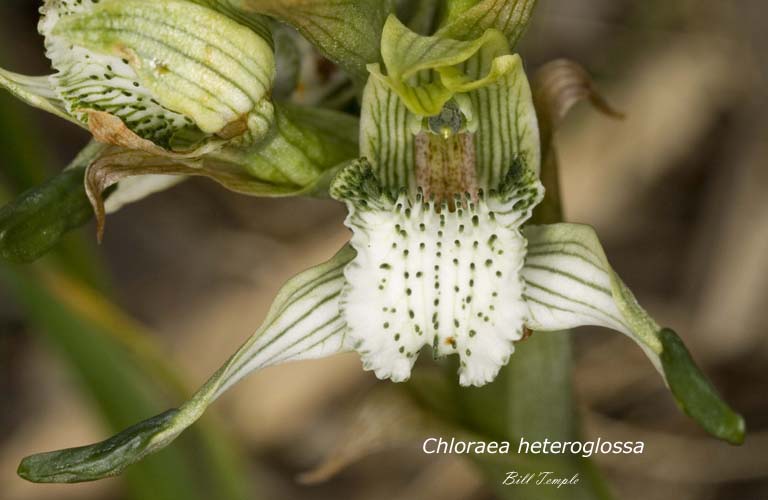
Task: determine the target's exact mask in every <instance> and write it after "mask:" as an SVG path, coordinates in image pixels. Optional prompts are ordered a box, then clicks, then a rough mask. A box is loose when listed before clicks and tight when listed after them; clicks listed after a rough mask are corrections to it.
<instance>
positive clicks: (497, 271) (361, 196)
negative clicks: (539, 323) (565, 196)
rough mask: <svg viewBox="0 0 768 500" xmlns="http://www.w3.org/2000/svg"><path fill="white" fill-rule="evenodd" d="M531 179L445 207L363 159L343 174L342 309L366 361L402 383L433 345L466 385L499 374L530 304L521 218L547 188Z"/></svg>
mask: <svg viewBox="0 0 768 500" xmlns="http://www.w3.org/2000/svg"><path fill="white" fill-rule="evenodd" d="M515 173H517V174H519V173H522V171H521V170H520V171H517V172H515ZM531 180H532V182H531V183H530V184H529V185H525V184H524V183H519V184H517V185H514V186H510V187H509V188H505V190H504V191H503V192H493V193H489V194H487V195H481V196H479V198H478V199H477V200H476V201H474V200H472V198H471V197H459V198H458V199H456V200H454V203H453V205H452V207H450V209H449V205H448V203H447V202H442V203H436V202H435V201H434V200H424V199H422V197H421V196H417V197H416V198H415V199H414V200H411V199H409V196H408V194H407V193H406V192H402V193H400V194H399V195H398V196H397V197H395V196H393V195H391V194H390V193H388V192H387V191H386V190H382V188H381V187H380V186H379V185H378V181H377V180H376V179H375V177H374V175H373V172H372V170H371V169H370V167H369V166H367V165H365V163H361V164H356V165H353V166H351V167H349V168H348V169H347V170H346V171H345V172H343V173H342V174H341V175H340V176H339V178H338V179H337V180H336V182H335V184H334V186H333V188H332V192H331V193H332V195H333V196H334V197H337V198H339V199H344V200H345V201H346V202H347V206H348V208H349V216H348V217H347V221H346V224H347V226H348V227H350V228H351V229H352V232H353V236H352V240H351V242H350V243H351V245H352V247H353V248H354V249H355V250H356V251H357V257H356V258H355V259H354V260H353V261H352V262H351V263H350V264H349V265H348V266H347V268H346V270H345V273H344V274H345V276H346V278H347V285H346V287H345V289H344V291H343V294H342V297H341V310H342V311H343V314H344V319H345V321H346V323H347V328H348V331H347V335H348V342H349V343H350V345H351V346H352V347H354V349H355V350H357V351H358V352H359V353H360V355H361V357H362V360H363V365H364V366H365V367H366V368H367V369H370V370H373V371H374V372H375V373H376V375H377V376H378V377H379V378H391V379H392V380H393V381H395V382H402V381H403V380H406V379H408V378H409V377H410V373H411V368H412V366H413V363H414V362H415V361H416V358H417V356H418V354H419V351H420V350H421V349H422V347H424V346H426V345H430V346H432V350H433V353H434V355H435V356H445V355H448V354H458V356H459V357H460V359H461V363H460V369H459V381H460V383H461V384H462V385H477V386H479V385H484V384H486V383H488V382H490V381H491V380H493V379H494V378H495V377H496V374H497V373H498V371H499V369H500V368H501V367H502V366H504V365H505V364H506V363H507V361H508V360H509V356H510V355H511V354H512V352H513V351H514V342H515V341H517V340H520V338H521V337H522V336H523V324H524V321H525V318H526V315H527V312H528V310H527V306H526V304H525V301H524V300H523V292H524V282H523V280H522V278H521V276H520V269H521V268H522V266H523V261H524V258H525V247H526V241H525V239H524V238H523V236H522V234H521V233H520V226H521V225H522V223H523V222H525V221H526V220H527V219H528V218H529V217H530V214H531V209H532V208H533V206H534V205H536V204H537V203H538V202H539V201H540V200H541V197H542V195H543V190H542V187H541V184H540V183H539V182H538V181H537V180H535V178H534V179H531Z"/></svg>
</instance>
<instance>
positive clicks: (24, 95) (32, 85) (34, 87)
mask: <svg viewBox="0 0 768 500" xmlns="http://www.w3.org/2000/svg"><path fill="white" fill-rule="evenodd" d="M0 87H4V88H6V89H8V91H9V92H10V93H11V94H13V95H14V96H16V97H18V98H19V99H21V100H22V101H24V102H26V103H27V104H29V105H30V106H34V107H36V108H40V109H42V110H44V111H48V112H49V113H53V114H54V115H56V116H58V117H59V118H64V119H65V120H69V121H71V122H73V123H76V124H78V125H82V124H81V123H80V122H79V121H77V120H75V119H74V118H72V117H71V116H70V115H69V114H68V113H67V106H66V104H65V103H64V101H62V100H61V98H60V97H59V95H58V94H57V93H56V89H55V88H54V87H53V85H52V84H51V82H50V79H49V77H47V76H27V75H20V74H18V73H13V72H11V71H6V70H4V69H2V68H0Z"/></svg>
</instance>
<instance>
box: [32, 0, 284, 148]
mask: <svg viewBox="0 0 768 500" xmlns="http://www.w3.org/2000/svg"><path fill="white" fill-rule="evenodd" d="M41 12H42V14H43V17H42V19H41V21H40V25H39V30H40V32H41V34H43V36H45V43H46V48H47V54H48V56H49V58H50V59H51V61H52V65H53V67H54V68H55V69H56V70H57V73H56V74H55V75H53V76H51V80H52V85H53V87H54V88H55V90H56V92H57V93H58V95H59V97H60V98H61V99H62V100H63V101H64V103H65V105H66V108H67V111H68V112H69V113H70V114H71V115H73V116H74V117H75V118H76V119H77V120H78V121H80V122H81V123H84V124H86V125H89V126H90V128H91V129H92V131H93V129H94V124H93V123H89V120H90V117H91V116H94V113H95V114H96V116H99V117H102V118H103V116H104V113H106V114H108V115H111V116H112V117H117V118H119V119H120V120H121V121H122V123H123V124H124V125H125V127H127V129H128V131H130V132H132V133H133V134H136V135H137V136H138V138H140V139H144V140H146V141H151V143H153V144H154V145H155V146H160V147H161V148H163V149H166V150H171V151H174V152H185V153H188V152H190V151H193V150H196V149H198V148H199V147H200V146H202V145H205V144H211V143H214V144H221V143H224V142H227V141H230V140H239V141H243V142H251V141H253V140H255V139H258V138H259V137H261V136H262V135H263V134H264V133H265V132H266V130H267V129H268V128H269V125H270V123H271V120H272V114H273V108H272V104H271V103H270V101H269V92H270V89H271V86H272V81H273V79H274V73H275V63H274V55H273V53H272V49H271V47H270V45H269V43H268V42H267V40H265V39H264V38H263V37H261V36H259V34H257V33H256V32H255V31H253V30H251V29H249V28H247V27H245V26H243V25H241V24H239V23H237V22H235V21H233V20H232V19H230V18H228V17H226V16H225V15H223V14H221V13H219V12H217V11H215V10H212V9H209V8H207V7H204V6H201V5H197V4H195V3H192V2H188V1H180V0H163V1H143V0H101V1H99V0H47V1H46V3H45V5H44V6H43V8H42V9H41ZM126 132H127V131H126ZM94 135H97V134H96V133H94ZM97 138H98V135H97ZM138 138H135V139H138ZM118 142H119V141H118ZM136 142H137V141H136V140H134V141H133V143H134V144H135V143H136Z"/></svg>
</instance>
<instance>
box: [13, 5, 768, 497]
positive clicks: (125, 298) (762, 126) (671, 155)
mask: <svg viewBox="0 0 768 500" xmlns="http://www.w3.org/2000/svg"><path fill="white" fill-rule="evenodd" d="M37 7H38V2H36V1H21V0H3V2H2V4H0V65H2V66H3V67H5V68H8V69H11V70H13V71H17V72H20V73H27V74H43V73H48V72H49V68H48V64H47V61H46V59H45V57H44V55H43V46H42V39H41V37H39V36H38V35H37V32H36V22H37V17H38V15H37ZM520 52H521V53H522V54H523V56H524V59H525V61H526V65H527V67H528V71H529V73H530V72H532V71H534V70H535V68H537V67H538V66H540V65H542V64H543V63H545V62H547V61H549V60H551V59H554V58H559V57H567V58H570V59H573V60H576V61H578V62H580V63H581V64H582V65H583V66H584V67H585V68H587V69H588V70H589V71H590V72H591V73H592V74H593V75H594V77H595V80H596V84H597V87H598V88H599V89H600V90H601V91H602V93H603V94H604V95H605V96H606V97H607V98H608V100H609V101H610V102H611V103H612V104H613V105H614V106H615V107H616V108H618V109H620V110H621V111H623V112H624V113H625V114H626V119H624V120H623V121H616V120H611V119H609V118H606V117H605V116H602V115H600V114H598V113H596V112H594V111H593V110H592V109H590V108H589V107H588V106H586V105H581V106H579V107H578V108H576V110H575V111H574V112H573V113H572V114H571V115H570V116H569V118H568V119H567V120H566V122H565V125H564V126H563V128H562V129H561V130H560V131H559V133H558V137H557V145H558V148H559V156H560V160H561V169H562V170H561V176H562V190H563V199H564V204H565V211H566V218H567V220H569V221H574V222H587V223H590V224H593V225H594V226H595V227H596V228H597V231H598V233H599V234H600V235H601V239H602V241H603V243H604V245H605V248H606V252H607V254H608V256H609V258H610V259H611V261H612V263H613V265H614V267H615V268H616V270H617V271H618V272H619V274H620V275H621V276H622V277H623V278H624V281H625V282H627V283H628V284H629V285H630V287H631V288H632V289H633V290H634V291H635V294H636V295H637V297H638V299H639V300H640V302H641V303H642V304H643V305H644V306H645V308H646V309H648V310H649V311H651V312H652V313H653V315H654V316H655V317H656V319H657V320H658V321H659V323H661V324H664V325H669V326H670V327H672V328H674V329H675V330H676V331H678V332H679V333H680V335H681V337H682V338H683V339H684V340H685V341H686V343H687V345H688V347H689V349H690V350H691V351H692V353H693V355H694V357H695V358H696V359H697V361H698V362H699V364H700V365H701V366H702V368H703V370H704V371H705V372H706V373H707V374H708V375H709V376H710V377H711V379H712V380H713V382H714V383H715V385H716V386H717V387H718V388H719V389H720V391H721V392H722V393H723V395H724V398H725V399H726V400H727V401H729V402H730V403H731V404H732V405H733V406H734V407H735V409H737V410H738V411H740V412H741V413H742V414H744V415H745V417H746V420H747V425H748V428H749V434H748V437H747V441H746V444H745V445H744V446H742V447H740V448H734V447H731V446H729V445H727V444H723V443H720V442H717V441H715V440H713V439H709V438H708V437H707V436H706V435H705V434H704V433H703V432H702V431H700V430H699V429H698V428H697V427H696V426H695V424H693V422H691V421H690V420H688V419H687V418H685V417H684V416H683V415H682V414H681V412H680V411H679V410H678V409H677V408H676V407H675V405H674V402H673V400H672V398H671V397H670V396H669V395H668V393H667V390H666V389H665V388H664V387H663V384H662V382H661V380H660V378H659V377H658V376H657V374H656V373H655V372H654V370H653V368H652V367H651V365H650V364H649V363H648V362H647V361H646V359H645V357H644V356H643V354H642V353H641V352H640V350H639V349H637V347H636V345H635V344H634V343H632V342H630V341H628V340H627V339H626V338H624V337H622V336H619V335H615V334H613V333H611V332H608V331H604V330H599V329H588V328H583V329H580V330H578V331H577V332H575V334H574V339H575V345H576V356H577V359H576V373H575V376H574V380H575V385H576V393H577V396H578V401H579V413H580V416H581V418H582V420H583V422H584V425H585V432H586V436H587V437H589V438H595V439H596V438H597V437H602V438H603V439H604V440H605V439H609V440H643V441H645V443H646V447H645V452H644V454H642V455H629V456H627V455H619V456H614V455H598V456H597V457H596V462H597V464H598V465H599V466H600V468H601V469H602V471H603V472H604V474H605V475H606V478H607V480H608V483H609V485H610V488H611V490H612V491H613V492H614V493H615V494H616V496H617V498H626V499H628V498H640V497H642V498H644V499H646V500H653V499H659V500H662V499H676V500H686V499H697V500H710V499H711V500H720V499H723V500H724V499H734V498H738V499H746V500H751V499H768V383H767V382H768V370H766V368H765V367H766V366H768V341H767V339H768V335H766V333H768V332H767V327H766V324H768V321H767V320H768V300H767V298H768V258H767V256H768V165H767V164H766V161H767V160H766V158H768V112H767V111H768V101H767V100H766V97H768V94H767V93H766V83H767V82H766V68H768V60H766V59H767V58H768V56H767V55H768V24H767V23H766V15H765V3H764V2H763V1H761V0H740V1H736V2H726V1H723V0H644V1H637V0H635V1H632V0H540V2H539V6H538V8H537V10H536V11H535V13H534V19H533V22H532V25H531V27H530V29H529V31H528V34H527V36H526V37H525V38H524V42H523V43H522V45H521V47H520ZM87 140H88V137H87V135H86V134H85V133H84V132H83V131H81V130H79V129H77V128H76V127H74V126H71V125H69V124H67V123H65V122H64V121H61V120H56V119H54V118H51V117H49V116H47V115H46V114H44V113H42V112H39V111H36V110H33V109H31V108H27V107H25V106H24V105H22V104H20V103H16V102H15V101H14V100H13V99H12V98H10V96H9V95H8V94H6V93H0V145H1V146H2V148H3V151H0V200H7V199H9V198H10V197H11V196H12V195H13V193H18V192H19V191H20V190H22V189H23V188H25V187H29V186H30V185H32V184H33V183H36V182H39V181H41V180H42V179H45V178H47V177H50V176H51V175H53V173H54V172H56V171H58V170H60V169H61V168H63V166H64V165H66V164H67V163H68V162H69V161H70V160H71V159H72V158H73V157H74V155H75V154H76V153H77V152H78V151H79V149H80V148H81V147H82V146H83V145H85V144H86V142H87ZM21 167H23V168H21ZM343 217H344V210H343V209H342V207H341V206H340V205H339V204H337V203H335V202H332V201H318V200H261V199H252V198H248V197H244V196H239V195H236V194H232V193H229V192H227V191H225V190H224V189H222V188H220V187H218V185H215V184H213V183H211V182H208V181H205V180H197V179H193V180H189V181H186V182H184V183H182V184H181V185H179V186H177V187H175V188H173V189H171V190H169V191H166V192H164V193H161V194H158V195H154V196H152V197H150V198H147V199H145V200H143V201H142V202H139V203H136V204H134V205H131V206H129V207H127V208H124V209H123V210H122V211H120V212H119V213H117V214H115V215H111V216H109V218H108V222H107V229H106V237H105V240H104V243H103V244H102V245H101V246H100V247H98V248H97V247H96V245H95V243H94V241H95V229H94V227H93V226H92V225H90V226H87V227H85V228H83V229H81V230H79V231H77V232H76V233H75V234H73V235H72V236H71V237H69V238H68V239H67V241H66V242H65V243H64V244H63V245H62V249H61V250H60V251H59V252H57V254H59V256H58V257H56V256H54V257H52V258H51V259H58V260H57V261H56V262H51V263H50V264H47V263H46V264H44V265H49V267H51V268H53V267H56V266H58V267H59V268H60V267H61V265H60V262H66V263H68V266H69V267H68V269H76V272H77V273H79V274H78V276H80V277H81V278H83V279H74V278H72V275H73V274H72V273H52V274H50V275H47V276H48V279H46V280H43V282H42V284H41V283H40V282H34V281H30V279H29V277H28V276H26V275H25V274H24V270H19V268H13V269H12V270H8V269H6V271H5V272H3V273H2V274H0V277H2V278H4V281H3V282H0V498H2V499H3V500H45V499H57V500H66V499H81V500H91V499H92V500H98V499H142V500H145V499H152V498H157V499H161V498H242V499H245V498H253V499H258V498H285V499H318V500H319V499H329V498H351V499H366V500H367V499H385V498H393V497H394V498H398V499H414V500H416V499H429V498H439V499H441V500H460V499H461V500H463V499H487V498H493V496H492V493H491V492H490V490H489V489H487V487H486V486H484V485H483V481H482V478H481V477H480V476H479V475H478V473H477V472H476V471H475V470H474V469H473V468H472V466H471V465H470V464H468V463H466V462H464V461H462V460H461V459H459V458H455V457H450V456H442V457H440V458H438V459H433V458H430V459H427V458H426V457H425V456H424V455H423V454H422V453H421V452H420V449H419V444H418V443H415V442H408V441H407V440H403V441H402V442H401V443H400V444H399V445H398V446H393V447H390V449H387V450H382V451H380V452H377V453H375V454H374V455H373V456H369V457H367V458H363V459H362V460H360V461H356V462H355V463H353V464H351V465H350V466H349V467H347V468H345V469H343V470H342V471H340V472H339V473H338V474H337V475H335V476H334V477H333V478H331V479H329V480H328V481H325V482H321V483H319V484H315V485H305V484H302V483H301V482H299V481H297V476H298V475H300V474H301V473H303V472H306V471H308V470H310V469H312V468H313V467H316V466H317V465H318V464H320V463H321V462H322V461H323V459H324V457H325V456H327V454H328V451H329V450H330V449H331V448H333V447H334V446H335V445H336V444H338V442H339V440H341V439H343V436H344V431H345V429H348V428H349V426H350V425H351V424H350V422H352V421H353V420H354V419H355V417H354V415H355V412H356V411H357V410H356V409H357V408H359V407H360V405H361V404H362V403H361V402H362V401H364V400H365V399H366V395H367V394H368V393H370V391H371V390H372V389H373V388H374V387H375V386H376V385H377V384H376V381H375V379H374V377H373V375H372V374H370V373H364V372H362V370H361V369H360V362H359V359H358V358H357V357H356V356H355V355H342V356H337V357H334V358H332V359H327V360H321V361H313V362H303V363H296V364H290V365H288V366H282V367H276V368H270V369H267V370H265V371H263V372H261V373H258V374H256V375H254V376H251V377H250V378H248V379H246V380H245V381H244V382H241V383H240V384H239V385H238V386H236V387H235V388H233V389H232V390H231V391H230V392H229V393H228V394H226V395H225V396H224V397H223V398H222V399H221V400H220V401H219V402H218V403H217V404H216V405H215V406H214V407H213V408H212V409H211V410H210V413H211V415H209V416H206V417H205V418H204V419H203V422H202V423H201V425H200V426H199V427H200V430H199V431H195V433H194V435H192V436H191V437H189V438H184V439H183V440H181V441H182V443H181V444H179V445H178V446H176V445H174V447H172V449H171V450H170V451H164V452H162V453H161V454H159V455H158V456H157V457H155V458H152V459H151V460H150V461H148V465H146V466H144V465H142V466H141V467H138V468H135V469H136V471H133V470H132V472H131V473H130V474H128V475H127V476H124V477H121V478H115V479H109V480H104V481H98V482H95V483H90V484H78V485H33V484H30V483H27V482H25V481H23V480H21V479H20V478H18V477H17V476H16V475H15V469H16V466H17V464H18V461H19V460H20V458H21V457H23V456H26V455H28V454H30V453H34V452H39V451H44V450H50V449H57V448H62V447H68V446H75V445H79V444H84V443H89V442H94V441H97V440H100V439H103V438H104V437H106V436H107V435H109V434H111V433H112V432H111V431H112V429H114V428H117V429H119V428H122V427H125V426H126V425H129V424H130V423H132V422H135V421H136V420H139V419H141V418H144V417H147V416H150V415H152V414H155V413H157V412H159V411H161V410H163V409H165V408H166V407H169V406H171V405H176V404H178V403H179V402H180V401H181V400H182V399H183V398H184V395H185V394H188V393H189V390H190V389H194V388H195V387H197V386H198V385H199V384H200V383H201V382H202V381H204V380H205V379H206V378H207V377H208V375H209V374H211V373H212V372H213V371H214V370H215V369H216V368H217V367H218V366H219V365H220V364H221V363H222V362H223V361H224V360H225V359H226V358H227V357H228V355H229V354H230V353H231V352H233V351H234V350H235V348H236V347H237V346H238V345H239V344H240V343H241V342H242V341H243V340H244V339H246V338H247V337H248V336H249V335H250V333H251V332H252V331H253V330H254V329H255V328H256V327H257V326H258V325H259V323H260V321H261V319H262V318H263V317H264V314H265V312H266V310H267V308H268V306H269V304H270V302H271V300H272V298H273V297H274V294H275V292H276V291H277V289H278V288H279V287H280V285H281V284H282V283H283V282H284V280H285V279H287V278H288V277H290V276H291V275H293V274H295V273H297V272H299V271H301V270H303V269H305V268H306V267H308V266H309V265H312V264H314V263H317V262H319V261H321V260H323V259H324V258H327V257H329V256H331V255H332V254H333V253H334V252H335V251H336V250H337V249H338V248H339V247H340V246H341V245H342V244H343V242H344V241H345V240H346V239H347V237H348V234H347V231H346V229H345V228H344V227H343V226H342V224H341V222H342V219H343ZM49 260H50V259H49ZM82 283H87V284H88V285H87V286H85V285H83V284H82ZM138 360H141V362H139V361H138ZM142 363H144V364H142ZM147 363H148V366H149V368H147V367H146V366H145V365H146V364H147ZM201 482H202V483H204V484H202V485H200V484H199V483H201ZM180 485H186V486H180ZM193 485H194V486H193ZM184 488H186V489H184ZM206 488H207V489H206ZM205 491H207V492H209V493H201V492H205ZM169 492H171V493H169ZM210 492H214V493H210ZM225 492H226V494H225ZM169 495H170V496H169Z"/></svg>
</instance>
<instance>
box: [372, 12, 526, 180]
mask: <svg viewBox="0 0 768 500" xmlns="http://www.w3.org/2000/svg"><path fill="white" fill-rule="evenodd" d="M381 51H382V59H383V61H384V67H385V69H386V74H384V73H383V72H382V69H381V68H380V67H379V65H378V64H372V65H369V71H370V73H371V77H370V78H369V79H368V84H367V85H366V88H365V90H364V93H363V104H362V111H361V131H360V148H361V154H362V156H364V157H366V158H367V159H368V160H369V161H370V162H371V164H372V165H373V166H374V168H375V170H376V174H377V177H378V178H379V179H380V180H381V182H382V183H383V184H384V185H385V186H386V187H387V188H389V189H399V188H400V187H407V188H409V190H410V192H411V194H415V192H416V189H417V188H416V186H417V179H416V174H415V172H416V170H417V168H416V165H415V164H416V158H417V157H418V156H419V155H420V154H421V153H420V149H419V147H418V143H419V142H420V141H421V142H425V141H424V139H423V137H424V135H425V134H435V133H438V134H439V133H441V132H445V134H446V137H447V136H448V135H451V134H453V135H456V134H459V135H462V134H466V135H467V136H469V139H471V144H470V146H471V147H469V148H464V149H466V150H467V151H469V153H467V154H468V155H469V156H471V157H472V159H473V163H474V165H473V167H474V168H473V170H474V172H475V176H476V178H477V179H476V185H477V188H479V189H482V190H485V191H490V190H493V189H496V188H497V187H498V185H499V184H500V183H501V182H503V180H504V179H505V177H506V174H507V171H508V170H509V168H510V165H512V164H514V163H515V162H519V161H522V162H523V163H524V164H525V166H526V168H527V169H529V170H531V171H533V172H538V170H539V163H540V146H539V131H538V122H537V120H536V112H535V109H534V106H533V99H532V97H531V90H530V87H529V84H528V79H527V78H526V76H525V72H524V70H523V65H522V61H521V59H520V57H519V56H518V55H517V54H512V53H511V51H510V48H509V44H508V42H507V41H506V39H505V37H504V36H503V35H502V34H501V33H500V32H498V31H496V30H487V31H486V32H485V33H484V34H483V35H482V36H480V38H477V39H476V40H473V41H459V40H453V39H450V38H445V37H442V36H437V35H436V36H432V37H424V36H420V35H418V34H416V33H414V32H412V31H410V30H408V28H407V27H405V26H404V25H403V24H402V23H400V21H398V20H397V19H396V18H395V17H394V16H390V17H389V19H388V20H387V22H386V24H385V26H384V33H383V36H382V46H381ZM454 110H456V111H454ZM447 112H449V113H456V112H458V114H459V117H458V119H454V120H452V123H450V126H448V124H445V123H442V124H440V123H441V122H443V121H444V120H442V117H443V116H444V115H446V114H447ZM436 123H438V124H440V125H438V126H437V127H436V126H435V124H436Z"/></svg>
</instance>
